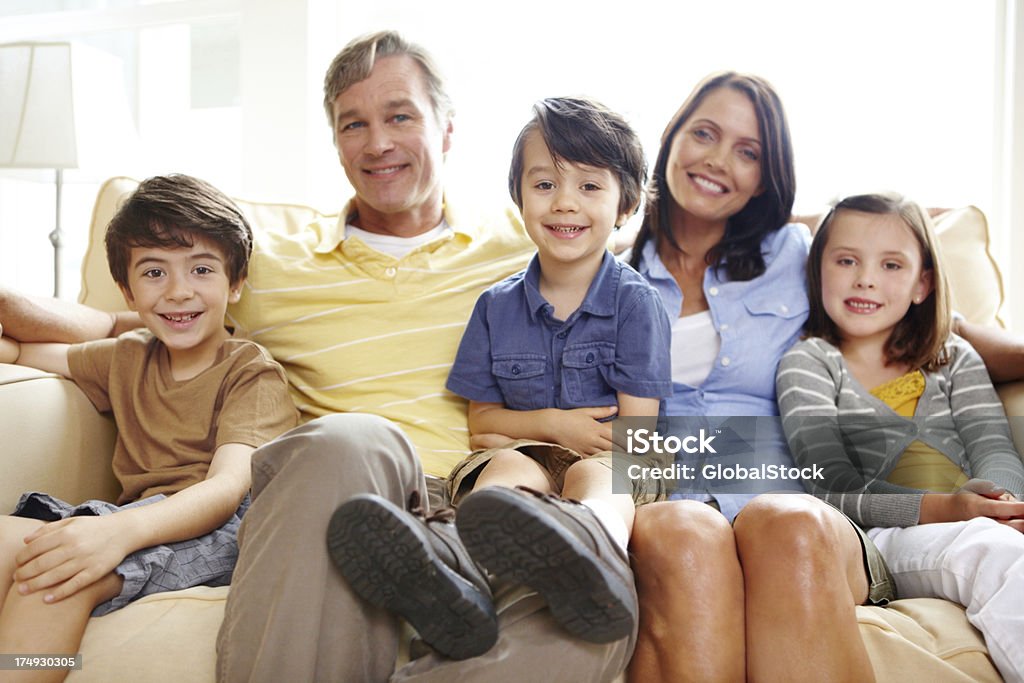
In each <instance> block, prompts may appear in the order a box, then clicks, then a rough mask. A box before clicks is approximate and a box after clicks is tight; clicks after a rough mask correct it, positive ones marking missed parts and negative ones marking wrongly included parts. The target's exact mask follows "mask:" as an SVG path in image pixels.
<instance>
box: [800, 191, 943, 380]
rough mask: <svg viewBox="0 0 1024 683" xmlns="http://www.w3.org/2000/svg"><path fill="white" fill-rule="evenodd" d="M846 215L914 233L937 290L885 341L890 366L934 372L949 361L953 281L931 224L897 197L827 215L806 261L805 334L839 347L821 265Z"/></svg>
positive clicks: (881, 196)
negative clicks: (891, 221)
mask: <svg viewBox="0 0 1024 683" xmlns="http://www.w3.org/2000/svg"><path fill="white" fill-rule="evenodd" d="M841 211H860V212H862V213H869V214H874V215H880V216H887V215H888V216H897V217H899V219H900V221H901V223H902V224H903V225H906V226H907V227H908V228H909V229H910V232H911V233H913V235H914V237H915V238H916V240H917V244H918V246H919V247H920V248H921V267H922V269H923V270H930V271H932V291H931V293H929V294H928V296H926V297H925V298H924V300H923V301H922V302H921V303H919V304H911V306H910V309H909V310H908V311H907V313H906V315H904V316H903V318H902V320H900V321H899V322H898V323H897V324H896V327H895V328H893V331H892V333H891V334H890V335H889V339H888V340H886V342H885V358H886V360H887V361H888V362H889V363H906V364H907V365H909V366H910V367H911V368H912V369H913V370H918V369H924V370H926V371H929V372H931V371H934V370H936V369H938V368H939V367H940V366H942V365H944V364H945V363H946V362H947V361H948V358H947V355H946V351H945V344H946V340H947V339H948V338H949V334H950V331H951V329H952V304H951V302H950V294H949V282H948V281H947V279H946V270H945V268H944V267H943V264H942V253H941V251H939V244H938V239H937V238H936V237H935V229H934V228H933V226H932V219H931V218H930V217H929V216H928V213H927V212H926V211H924V210H923V209H922V208H921V207H920V206H919V205H918V204H917V203H916V202H913V201H911V200H909V199H906V198H905V197H903V196H902V195H899V194H895V193H877V194H860V195H853V196H851V197H847V198H845V199H843V200H841V201H839V202H838V203H836V204H835V205H834V206H833V207H832V210H831V211H829V212H828V214H826V215H825V218H824V219H823V220H822V222H821V226H820V227H819V228H818V231H817V233H815V235H814V242H812V243H811V253H810V254H809V255H808V257H807V297H808V299H809V300H810V312H809V315H808V317H807V323H806V325H805V327H804V330H805V332H806V333H807V334H808V335H809V336H812V337H821V338H822V339H824V340H825V341H827V342H829V343H830V344H833V345H837V346H838V344H839V343H840V341H842V340H841V338H840V334H839V329H838V328H837V327H836V324H835V323H834V322H833V321H832V319H831V318H830V317H829V316H828V313H827V312H826V311H825V302H824V301H823V299H822V289H821V265H822V262H823V261H824V254H825V247H826V245H827V244H828V238H829V235H830V233H831V232H832V224H833V223H834V222H835V219H836V216H837V215H839V213H840V212H841Z"/></svg>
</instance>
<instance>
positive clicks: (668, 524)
mask: <svg viewBox="0 0 1024 683" xmlns="http://www.w3.org/2000/svg"><path fill="white" fill-rule="evenodd" d="M630 553H631V554H632V555H633V558H634V563H635V564H636V565H637V570H638V572H640V573H644V574H646V573H648V571H649V572H670V573H672V574H686V573H689V572H691V571H696V570H699V569H700V568H701V567H702V566H706V565H707V564H708V563H709V562H712V561H714V559H715V558H716V557H721V558H725V559H727V560H728V559H729V558H731V559H733V560H735V556H736V546H735V541H734V539H733V532H732V528H731V527H730V526H729V522H728V520H726V518H725V517H723V516H722V514H721V513H720V512H718V511H717V510H715V509H714V508H712V507H711V506H709V505H705V504H704V503H700V502H697V501H690V500H680V501H668V502H659V503H651V504H649V505H642V506H640V507H638V508H637V510H636V519H635V520H634V522H633V535H632V537H631V539H630Z"/></svg>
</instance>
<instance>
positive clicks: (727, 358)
mask: <svg viewBox="0 0 1024 683" xmlns="http://www.w3.org/2000/svg"><path fill="white" fill-rule="evenodd" d="M731 362H732V361H731V360H729V356H726V357H725V358H723V359H722V365H724V366H728V365H729V363H731Z"/></svg>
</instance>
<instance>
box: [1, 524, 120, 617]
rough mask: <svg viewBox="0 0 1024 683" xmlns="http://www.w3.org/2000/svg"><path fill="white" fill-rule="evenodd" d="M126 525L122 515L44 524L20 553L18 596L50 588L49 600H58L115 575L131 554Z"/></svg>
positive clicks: (18, 561)
mask: <svg viewBox="0 0 1024 683" xmlns="http://www.w3.org/2000/svg"><path fill="white" fill-rule="evenodd" d="M121 526H122V525H121V524H120V523H119V521H118V520H117V514H116V513H114V514H110V515H102V516H98V517H69V518H67V519H62V520H60V521H57V522H51V523H49V524H44V525H43V526H42V527H40V528H39V529H37V530H36V531H35V532H33V533H32V534H30V535H29V536H26V537H25V539H24V540H25V544H26V545H25V547H24V548H22V549H21V551H19V552H18V554H17V555H15V562H16V563H17V567H18V568H17V569H16V570H15V572H14V581H15V582H16V583H17V585H18V592H19V593H21V594H22V595H28V594H29V593H34V592H36V591H39V590H47V592H46V594H45V595H44V596H43V601H44V602H58V601H59V600H63V599H64V598H67V597H70V596H72V595H74V594H75V593H77V592H78V591H80V590H82V589H83V588H85V587H87V586H90V585H92V584H93V583H95V582H96V581H98V580H100V579H102V578H103V577H105V576H106V575H108V574H110V573H111V572H112V571H114V569H115V568H116V567H117V566H118V565H119V564H120V563H121V561H122V560H123V559H124V558H125V556H126V555H127V554H128V552H127V551H126V550H125V549H124V547H123V546H122V543H121V539H122V538H123V537H124V536H125V534H124V533H123V531H122V529H121Z"/></svg>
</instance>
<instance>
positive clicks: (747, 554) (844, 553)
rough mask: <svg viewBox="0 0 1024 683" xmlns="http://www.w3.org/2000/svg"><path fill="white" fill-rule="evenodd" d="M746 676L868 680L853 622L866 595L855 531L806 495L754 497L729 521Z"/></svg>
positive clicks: (864, 655)
mask: <svg viewBox="0 0 1024 683" xmlns="http://www.w3.org/2000/svg"><path fill="white" fill-rule="evenodd" d="M734 528H735V533H736V546H737V548H738V550H739V556H740V562H741V564H742V566H743V578H744V586H745V589H746V617H747V678H748V680H750V681H781V680H786V681H815V682H825V681H873V680H874V672H873V670H872V668H871V660H870V659H869V658H868V653H867V649H866V648H865V647H864V641H863V640H862V639H861V636H860V630H859V627H858V625H857V617H856V606H857V605H859V604H861V603H863V602H864V601H865V600H866V599H867V594H868V580H867V575H866V572H865V569H864V559H863V551H862V549H861V545H860V538H859V537H858V535H857V532H856V530H854V528H853V526H852V525H851V524H850V522H849V521H848V520H847V519H846V518H845V517H844V516H843V515H842V514H841V513H840V512H839V511H838V510H836V509H835V508H832V507H830V506H828V505H826V504H825V503H823V502H821V501H819V500H817V499H815V498H813V497H811V496H805V495H795V494H780V495H765V496H760V497H758V498H755V499H754V500H753V501H751V502H750V503H748V504H747V506H746V507H745V508H744V509H743V511H742V512H741V513H740V515H739V516H738V517H737V518H736V520H735V522H734Z"/></svg>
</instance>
